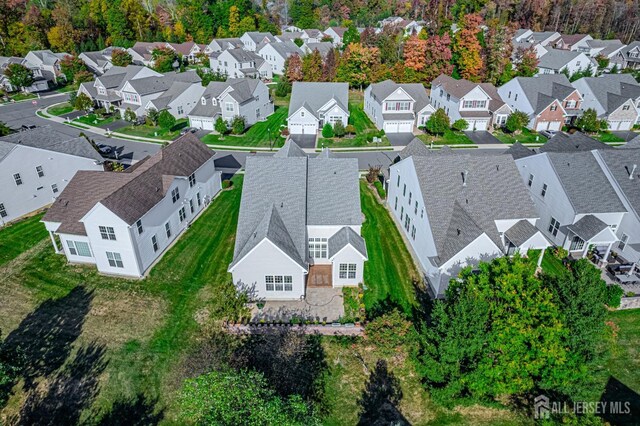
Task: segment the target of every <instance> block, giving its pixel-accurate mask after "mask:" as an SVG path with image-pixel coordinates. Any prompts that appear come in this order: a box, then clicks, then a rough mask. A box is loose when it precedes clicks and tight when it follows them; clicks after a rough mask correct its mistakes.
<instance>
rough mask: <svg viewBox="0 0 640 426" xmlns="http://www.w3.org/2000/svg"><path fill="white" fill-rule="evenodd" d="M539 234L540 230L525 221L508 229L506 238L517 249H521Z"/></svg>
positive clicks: (518, 222)
mask: <svg viewBox="0 0 640 426" xmlns="http://www.w3.org/2000/svg"><path fill="white" fill-rule="evenodd" d="M538 232H540V231H538V228H536V227H535V226H533V225H532V224H531V222H529V221H528V220H524V219H523V220H519V221H517V222H516V224H515V225H513V226H512V227H511V228H509V229H507V231H506V232H505V233H504V236H505V237H507V239H508V240H509V241H511V242H512V243H513V244H514V245H515V246H516V247H520V246H522V245H523V244H524V243H526V242H527V241H528V240H529V238H531V237H533V236H534V235H535V234H537V233H538Z"/></svg>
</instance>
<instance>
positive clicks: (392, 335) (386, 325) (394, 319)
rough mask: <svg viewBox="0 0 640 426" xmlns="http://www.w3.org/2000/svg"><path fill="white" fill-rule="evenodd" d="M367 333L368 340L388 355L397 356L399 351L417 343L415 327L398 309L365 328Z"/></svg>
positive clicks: (373, 321) (374, 320) (376, 319)
mask: <svg viewBox="0 0 640 426" xmlns="http://www.w3.org/2000/svg"><path fill="white" fill-rule="evenodd" d="M365 331H366V333H367V338H368V339H369V340H370V341H372V342H375V343H376V346H377V347H378V349H379V350H380V351H381V352H382V353H383V354H386V355H392V354H395V353H396V352H397V351H398V349H400V348H402V347H405V345H407V344H412V343H415V342H416V341H417V335H416V332H415V329H414V328H413V325H412V324H411V322H410V321H409V320H407V319H406V318H405V317H404V315H403V314H402V313H401V312H400V311H399V310H398V309H393V310H392V311H390V312H388V313H386V314H383V315H381V316H379V317H377V318H375V319H373V320H372V321H371V322H369V323H368V324H367V325H366V326H365Z"/></svg>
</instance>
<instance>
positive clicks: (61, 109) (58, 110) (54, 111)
mask: <svg viewBox="0 0 640 426" xmlns="http://www.w3.org/2000/svg"><path fill="white" fill-rule="evenodd" d="M71 111H73V107H72V106H71V104H70V103H69V102H65V103H63V104H59V105H55V106H52V107H50V108H49V109H47V113H49V114H51V115H55V116H60V115H64V114H68V113H70V112H71Z"/></svg>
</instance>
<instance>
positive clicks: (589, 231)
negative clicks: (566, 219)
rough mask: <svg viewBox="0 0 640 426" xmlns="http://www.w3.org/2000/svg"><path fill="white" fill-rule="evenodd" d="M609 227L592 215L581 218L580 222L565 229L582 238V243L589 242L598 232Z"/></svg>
mask: <svg viewBox="0 0 640 426" xmlns="http://www.w3.org/2000/svg"><path fill="white" fill-rule="evenodd" d="M608 226H609V225H607V224H606V223H604V222H603V221H601V220H600V219H598V218H597V217H595V216H594V215H592V214H588V215H586V216H583V217H582V218H581V219H580V220H578V221H577V222H576V223H574V224H572V225H568V226H567V229H568V230H570V231H571V232H573V233H574V234H576V235H577V236H578V237H580V238H582V239H583V240H584V241H589V240H590V239H592V238H593V237H595V236H596V235H598V234H599V233H600V232H602V231H604V230H605V229H607V227H608Z"/></svg>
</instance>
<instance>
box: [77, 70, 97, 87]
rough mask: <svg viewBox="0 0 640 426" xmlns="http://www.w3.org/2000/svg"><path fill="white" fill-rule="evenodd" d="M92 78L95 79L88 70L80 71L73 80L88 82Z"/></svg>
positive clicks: (78, 82)
mask: <svg viewBox="0 0 640 426" xmlns="http://www.w3.org/2000/svg"><path fill="white" fill-rule="evenodd" d="M92 80H93V74H91V73H90V72H89V71H86V70H85V71H78V72H77V73H76V75H75V76H74V78H73V82H74V83H76V84H80V83H86V82H88V81H92Z"/></svg>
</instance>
